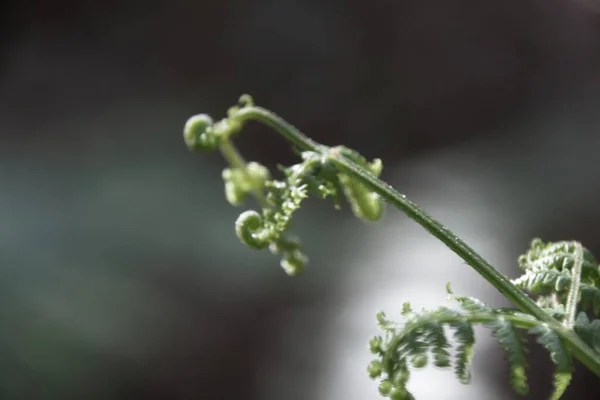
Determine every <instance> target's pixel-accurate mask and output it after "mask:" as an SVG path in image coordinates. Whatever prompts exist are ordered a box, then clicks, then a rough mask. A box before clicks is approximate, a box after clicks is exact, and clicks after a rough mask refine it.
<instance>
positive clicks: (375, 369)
mask: <svg viewBox="0 0 600 400" xmlns="http://www.w3.org/2000/svg"><path fill="white" fill-rule="evenodd" d="M367 372H368V373H369V377H371V379H377V378H379V377H380V376H381V374H382V372H383V365H381V362H380V361H378V360H374V361H371V363H370V364H369V366H368V367H367Z"/></svg>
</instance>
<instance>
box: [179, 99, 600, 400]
mask: <svg viewBox="0 0 600 400" xmlns="http://www.w3.org/2000/svg"><path fill="white" fill-rule="evenodd" d="M251 120H254V121H258V122H261V123H263V124H265V125H267V126H269V127H271V128H272V129H274V130H275V131H277V132H278V133H279V134H281V135H282V136H283V137H284V138H285V139H287V140H288V141H289V142H291V144H292V145H293V146H294V148H295V149H296V150H297V152H298V153H299V155H300V157H301V160H302V161H301V162H300V163H298V164H295V165H292V166H289V167H280V169H281V175H282V177H281V179H279V180H277V179H274V178H272V177H271V173H270V171H269V170H268V169H267V168H266V167H265V166H263V165H261V164H259V163H256V162H246V161H245V160H244V159H243V158H242V156H241V155H240V154H239V153H238V151H237V150H236V148H235V147H234V145H233V144H232V138H233V137H234V135H236V134H237V133H239V132H240V131H241V130H242V127H243V126H244V124H245V123H246V122H248V121H251ZM184 139H185V142H186V144H187V146H188V147H189V148H190V149H192V150H200V151H202V150H216V149H218V150H220V151H221V153H222V154H223V156H224V158H225V159H226V160H227V162H228V163H229V167H228V168H226V169H225V170H224V171H223V179H224V181H225V194H226V197H227V200H228V201H229V202H230V203H231V204H232V205H234V206H239V205H241V204H242V203H243V202H244V200H245V199H246V198H247V197H248V196H249V195H251V196H254V197H255V198H256V199H257V201H258V203H259V205H260V207H261V211H260V212H257V211H245V212H243V213H242V214H241V215H240V216H239V218H238V219H237V221H236V223H235V230H236V233H237V235H238V237H239V238H240V240H241V241H242V242H243V243H244V244H246V245H248V246H250V247H252V248H255V249H265V248H268V249H269V250H270V251H271V252H272V253H273V254H276V255H279V256H280V257H281V266H282V267H283V269H284V270H285V271H286V272H287V273H288V274H289V275H296V274H298V273H299V272H301V271H302V270H303V268H304V266H305V265H306V263H307V260H308V259H307V257H306V256H305V254H304V253H303V252H302V250H301V246H300V242H299V241H298V240H297V239H296V238H295V237H293V236H291V234H290V232H289V231H290V229H289V228H290V223H291V220H292V216H293V213H294V212H295V211H296V210H297V209H298V208H299V207H300V205H301V202H302V201H303V200H304V199H305V198H307V197H308V196H309V195H314V196H317V197H320V198H327V197H330V198H332V199H333V202H334V205H335V207H336V208H339V207H340V204H341V202H342V199H343V198H345V199H346V200H347V202H348V203H349V204H350V208H351V210H352V212H353V213H354V214H355V215H356V216H357V217H359V218H361V219H365V220H378V219H380V218H381V216H382V213H383V209H384V202H388V203H390V204H392V205H393V206H395V207H397V208H398V209H400V210H402V211H403V212H404V213H406V214H407V215H408V216H409V217H410V218H412V219H413V220H415V221H416V222H418V223H419V224H420V225H421V226H423V227H424V228H425V229H426V230H427V231H429V232H430V233H431V234H432V235H434V236H435V237H437V238H438V239H439V240H440V241H442V242H443V243H444V244H446V245H447V246H448V247H449V248H450V249H451V250H452V251H454V252H455V253H456V254H457V255H458V256H460V257H461V258H462V259H463V260H464V261H465V262H466V263H467V264H468V265H470V266H471V267H472V268H474V269H475V270H476V271H477V272H478V273H479V274H480V275H481V276H483V277H484V278H485V279H486V280H487V281H488V282H489V283H490V284H491V285H493V286H494V287H495V288H496V289H497V290H498V291H500V293H502V295H503V296H504V297H506V298H507V299H508V300H509V301H510V302H511V303H512V304H513V305H514V306H515V307H516V308H514V309H508V308H493V307H491V306H489V305H487V304H484V303H482V302H481V301H479V300H477V299H474V298H470V297H460V296H455V295H454V294H453V293H452V291H451V289H450V285H449V284H448V285H447V291H448V294H449V296H450V298H451V299H453V300H455V301H456V302H457V303H458V305H459V310H453V309H450V308H447V307H439V308H437V309H435V310H421V311H419V312H417V311H413V310H412V309H411V307H410V304H408V303H405V304H404V306H403V309H402V313H401V315H402V323H395V322H392V321H389V320H387V319H386V317H385V315H384V314H383V313H379V314H378V315H377V321H378V325H379V328H380V330H381V331H382V335H381V336H376V337H374V338H373V339H372V340H371V341H370V343H369V347H370V350H371V352H372V353H373V354H374V355H375V356H376V359H375V360H374V361H373V362H371V364H370V365H369V366H368V373H369V375H370V377H371V378H373V379H379V381H380V383H379V391H380V393H381V394H382V395H383V396H384V397H390V398H392V399H412V398H413V396H412V394H411V393H410V392H409V390H408V388H407V383H408V380H409V377H410V372H411V369H418V368H422V367H424V366H426V365H427V363H428V361H429V360H430V359H431V360H432V361H433V364H434V365H436V366H438V367H452V366H453V367H454V370H455V373H456V376H457V377H458V379H459V380H460V381H461V382H463V383H468V382H469V380H470V377H471V375H470V372H469V366H470V363H471V359H472V356H473V346H474V344H475V335H474V332H473V327H474V326H475V325H483V326H485V327H487V328H489V329H491V331H492V333H493V335H494V336H495V337H496V338H497V339H498V342H499V343H500V345H501V346H502V347H503V348H504V349H505V350H506V352H507V355H508V363H509V366H510V383H511V386H512V387H513V388H514V389H515V391H516V392H517V393H519V394H525V393H527V391H528V385H527V377H526V369H527V367H528V365H527V342H526V337H525V333H529V334H531V335H533V336H535V337H536V338H537V341H538V342H539V343H540V344H541V345H542V346H543V347H545V348H546V349H547V350H548V351H549V353H550V355H551V359H552V361H553V362H554V364H555V365H556V371H555V373H554V391H553V394H552V399H559V398H560V397H561V396H562V394H563V393H564V391H565V390H566V389H567V386H568V384H569V382H570V379H571V375H572V372H573V358H575V359H577V360H579V361H580V362H581V363H582V364H583V365H585V366H586V367H587V368H588V369H590V370H591V371H592V372H593V373H595V374H596V375H598V376H600V319H595V317H596V316H597V315H598V313H599V312H600V268H599V266H598V263H597V262H596V260H595V259H594V257H593V256H592V255H591V253H590V252H589V251H587V250H586V249H584V248H583V247H582V245H581V244H580V243H578V242H574V241H573V242H555V243H543V242H542V241H541V240H539V239H535V240H534V241H533V242H532V244H531V247H530V249H529V250H528V251H527V253H526V254H524V255H522V256H521V257H520V258H519V266H520V267H521V269H522V270H523V275H522V276H521V277H519V278H517V279H515V280H512V281H511V280H509V279H508V278H507V277H505V276H504V275H503V274H501V273H500V272H498V271H497V270H496V269H495V268H494V267H493V266H492V265H490V264H489V263H488V262H487V261H486V260H485V259H484V258H482V257H481V256H480V255H479V254H477V252H475V251H474V250H473V249H471V248H470V247H469V246H468V245H467V244H466V243H465V242H464V241H463V240H461V239H460V238H459V237H457V236H456V235H454V234H453V233H452V232H451V231H450V230H449V229H447V228H446V227H444V226H443V225H442V224H440V223H439V222H438V221H437V220H435V219H434V218H433V217H431V216H429V215H428V214H427V213H426V212H425V211H423V210H422V209H421V208H420V207H419V206H418V205H416V204H415V203H413V202H412V201H410V200H408V199H407V198H406V196H404V195H402V194H400V193H398V192H397V191H396V190H395V189H393V188H392V187H391V186H390V185H388V184H386V183H385V182H383V181H381V180H380V179H379V178H378V176H379V174H380V173H381V171H382V167H383V166H382V162H381V160H379V159H375V160H373V161H371V162H369V161H367V160H366V159H365V158H364V157H362V156H361V155H360V154H359V153H357V152H355V151H354V150H351V149H348V148H346V147H344V146H336V147H328V146H324V145H321V144H319V143H316V142H314V141H313V140H311V139H309V138H308V137H306V136H305V135H303V134H302V133H301V132H300V131H298V130H297V129H296V128H295V127H293V126H292V125H290V124H289V123H287V122H286V121H284V120H283V119H281V118H279V117H278V116H276V115H275V114H273V113H272V112H270V111H268V110H266V109H263V108H260V107H256V106H254V105H253V102H252V99H251V98H250V97H249V96H247V95H244V96H242V97H241V98H240V102H239V105H237V106H234V107H231V108H230V109H229V110H228V113H227V117H226V118H224V119H222V120H221V121H218V122H214V121H213V120H212V119H211V118H210V117H209V116H208V115H205V114H200V115H196V116H193V117H191V118H190V119H189V120H188V122H187V123H186V125H185V128H184ZM525 290H526V291H528V292H529V293H530V294H531V295H532V296H534V297H529V296H528V295H527V294H526V293H525V292H524V291H525ZM534 298H535V300H534ZM448 328H450V329H448ZM449 330H450V331H453V332H454V335H453V338H454V341H455V342H456V347H455V349H454V352H453V354H452V353H451V350H452V349H451V347H452V346H451V344H450V342H451V340H450V339H449V338H448V334H447V332H448V331H449Z"/></svg>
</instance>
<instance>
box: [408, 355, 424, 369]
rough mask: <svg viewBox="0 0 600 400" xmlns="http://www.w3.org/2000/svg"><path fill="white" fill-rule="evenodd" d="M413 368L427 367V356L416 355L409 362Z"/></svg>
mask: <svg viewBox="0 0 600 400" xmlns="http://www.w3.org/2000/svg"><path fill="white" fill-rule="evenodd" d="M411 362H412V365H413V367H415V368H423V367H425V366H427V354H417V355H416V356H414V357H413V358H412V360H411Z"/></svg>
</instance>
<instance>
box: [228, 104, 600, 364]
mask: <svg viewBox="0 0 600 400" xmlns="http://www.w3.org/2000/svg"><path fill="white" fill-rule="evenodd" d="M232 118H235V120H236V121H239V122H245V121H249V120H256V121H259V122H261V123H263V124H264V125H267V126H269V127H270V128H272V129H274V130H275V131H277V132H278V133H280V134H281V135H282V136H283V137H284V138H285V139H286V140H288V141H289V142H291V143H292V144H293V145H294V146H296V147H297V148H298V149H300V150H303V151H314V152H316V153H319V154H321V155H322V156H323V157H326V158H327V159H329V160H330V161H331V162H333V163H334V164H335V165H336V166H337V167H338V168H339V169H340V170H341V171H344V173H346V174H348V175H350V176H352V177H354V178H355V179H356V180H357V181H359V182H361V183H362V184H363V185H365V186H366V187H368V188H369V189H371V190H372V191H374V192H375V193H377V194H378V195H380V196H381V197H382V198H383V199H385V200H386V201H387V202H389V203H391V204H393V205H394V206H395V207H396V208H398V209H399V210H401V211H403V212H404V213H405V214H406V215H407V216H408V217H409V218H411V219H413V220H414V221H416V222H417V223H418V224H420V225H421V226H422V227H423V228H425V230H427V231H428V232H429V233H431V234H432V235H433V236H435V237H436V238H438V239H439V240H440V241H441V242H442V243H444V244H445V245H446V246H448V247H449V248H450V249H451V250H452V251H453V252H454V253H456V254H457V255H458V256H459V257H460V258H462V259H463V260H464V261H465V262H466V263H467V264H469V265H470V266H471V267H472V268H473V269H475V271H477V273H479V274H480V275H481V276H483V278H484V279H485V280H487V281H488V282H489V283H490V284H491V285H493V286H494V287H495V288H496V289H497V290H498V291H499V292H500V293H501V294H502V295H503V296H504V297H506V298H507V299H508V300H509V301H510V302H511V303H512V304H514V305H515V306H516V307H518V308H520V309H521V310H522V311H523V312H525V313H527V314H530V315H533V316H534V317H535V318H537V319H538V320H540V321H542V322H545V323H547V324H548V325H549V326H550V327H551V328H552V329H553V330H554V331H556V332H557V333H558V334H559V336H561V338H562V339H563V340H564V341H565V343H566V344H567V345H568V346H569V347H570V348H571V351H572V353H573V356H575V358H577V359H578V360H579V361H581V363H583V364H584V365H585V366H586V367H587V368H588V369H590V370H591V371H592V372H593V373H595V374H596V375H598V376H600V355H599V354H597V353H595V352H594V351H593V350H592V349H591V348H590V347H589V346H587V345H586V344H585V343H584V342H583V341H582V340H581V339H580V338H579V336H577V335H576V334H575V333H574V332H573V331H572V330H571V329H567V328H566V327H564V326H563V325H561V324H560V323H558V321H557V320H556V319H554V318H553V317H552V316H551V315H549V314H547V313H546V312H544V310H542V309H541V308H540V307H539V306H538V305H537V304H536V303H535V302H534V301H533V300H532V299H531V298H530V297H529V296H527V295H526V294H525V292H523V291H522V290H521V289H519V288H517V287H516V286H515V285H513V284H512V283H511V282H510V280H509V279H508V278H507V277H506V276H504V275H503V274H502V273H500V272H499V271H498V270H496V269H495V268H494V267H493V266H492V265H491V264H490V263H488V262H487V261H486V260H485V259H484V258H483V257H482V256H480V255H479V254H478V253H477V252H476V251H475V250H473V249H472V248H471V247H470V246H469V245H467V244H466V243H465V242H464V241H463V240H462V239H460V238H459V237H458V236H456V235H455V234H454V233H453V232H452V231H450V230H449V229H448V228H446V227H445V226H443V225H442V224H441V223H439V222H438V221H437V220H436V219H434V218H433V217H431V216H430V215H429V214H427V213H426V212H425V211H424V210H422V209H421V208H420V207H419V206H418V205H417V204H415V203H413V202H412V201H410V200H409V199H407V198H406V196H405V195H403V194H400V193H399V192H398V191H396V190H395V189H394V188H393V187H392V186H390V185H389V184H387V183H385V182H384V181H382V180H380V179H378V178H377V177H375V176H374V175H372V174H371V173H369V172H368V171H366V170H364V169H363V168H361V167H360V166H358V165H357V164H356V163H354V162H352V161H351V160H349V159H348V158H346V157H344V156H342V155H341V154H340V153H339V151H337V150H336V149H335V148H333V149H332V148H329V147H327V146H323V145H321V144H319V143H317V142H315V141H313V140H311V139H310V138H308V137H307V136H306V135H304V134H303V133H302V132H300V131H299V130H298V129H297V128H295V127H294V126H293V125H291V124H289V123H288V122H286V121H285V120H284V119H282V118H280V117H279V116H277V115H275V114H274V113H272V112H270V111H268V110H266V109H264V108H261V107H254V106H253V107H244V108H242V109H240V110H239V111H238V112H236V113H235V115H233V116H232Z"/></svg>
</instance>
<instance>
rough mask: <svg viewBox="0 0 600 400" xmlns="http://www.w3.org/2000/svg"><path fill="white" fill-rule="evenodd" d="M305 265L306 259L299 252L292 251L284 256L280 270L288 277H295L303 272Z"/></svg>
mask: <svg viewBox="0 0 600 400" xmlns="http://www.w3.org/2000/svg"><path fill="white" fill-rule="evenodd" d="M307 263H308V258H307V257H306V256H305V255H304V254H302V252H301V251H300V250H294V251H292V252H290V253H286V254H285V255H284V257H283V258H282V260H281V268H283V270H284V271H285V273H286V274H288V275H289V276H297V275H298V274H300V273H301V272H302V271H304V267H305V266H306V264H307Z"/></svg>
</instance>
